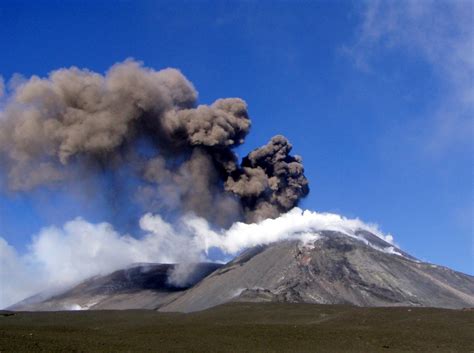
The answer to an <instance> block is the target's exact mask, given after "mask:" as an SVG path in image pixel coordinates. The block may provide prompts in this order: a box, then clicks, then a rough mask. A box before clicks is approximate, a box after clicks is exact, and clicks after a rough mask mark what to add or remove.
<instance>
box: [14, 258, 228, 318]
mask: <svg viewBox="0 0 474 353" xmlns="http://www.w3.org/2000/svg"><path fill="white" fill-rule="evenodd" d="M175 266H176V265H173V264H134V265H132V266H130V267H129V268H127V269H124V270H119V271H115V272H113V273H111V274H109V275H106V276H96V277H93V278H90V279H88V280H86V281H84V282H82V283H80V284H78V285H77V286H75V287H73V288H71V289H69V290H67V291H65V292H63V293H61V294H59V295H55V296H53V297H49V298H46V299H45V297H44V295H36V296H33V297H30V298H27V299H25V300H23V301H21V302H19V303H17V304H15V305H13V306H11V307H10V308H9V309H10V310H18V311H19V310H22V311H30V310H31V311H51V310H85V309H90V310H102V309H156V308H158V307H160V306H161V305H163V304H166V303H168V302H169V301H171V300H173V299H174V298H176V297H177V296H179V295H180V294H181V293H182V292H183V291H184V290H186V289H187V288H189V286H191V285H193V284H195V283H196V282H197V281H199V280H200V279H202V278H203V277H205V276H207V275H208V274H209V273H211V272H213V271H214V270H216V269H218V268H219V267H221V266H222V265H220V264H215V263H199V264H194V265H192V271H190V273H189V274H188V279H189V284H187V285H186V286H176V285H173V284H172V283H170V281H169V279H170V273H171V271H173V270H174V268H175Z"/></svg>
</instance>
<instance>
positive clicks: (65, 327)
mask: <svg viewBox="0 0 474 353" xmlns="http://www.w3.org/2000/svg"><path fill="white" fill-rule="evenodd" d="M0 352H1V353H6V352H15V353H20V352H48V353H50V352H232V353H237V352H474V311H472V310H446V309H432V308H408V307H392V308H361V307H354V306H343V305H316V304H282V303H230V304H225V305H221V306H218V307H215V308H212V309H209V310H205V311H201V312H195V313H190V314H180V313H160V312H156V311H152V310H123V311H68V312H65V311H63V312H5V311H4V312H1V313H0Z"/></svg>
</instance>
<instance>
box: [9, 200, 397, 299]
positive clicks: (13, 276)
mask: <svg viewBox="0 0 474 353" xmlns="http://www.w3.org/2000/svg"><path fill="white" fill-rule="evenodd" d="M140 227H141V228H142V229H143V230H144V231H145V235H143V236H142V237H140V238H138V239H137V238H133V237H131V236H129V235H122V234H119V233H118V232H116V231H115V230H114V229H113V227H112V226H111V225H110V224H108V223H99V224H91V223H89V222H87V221H85V220H83V219H80V218H77V219H75V220H72V221H70V222H67V223H66V224H65V225H64V226H63V227H62V228H57V227H48V228H44V229H42V230H41V231H40V232H39V233H38V234H37V235H35V236H34V237H33V238H32V240H31V243H30V244H29V246H28V251H27V252H26V253H25V254H22V255H20V254H18V253H17V251H16V250H15V249H14V248H13V247H12V246H10V245H9V244H8V243H7V242H6V241H5V240H4V239H3V238H1V237H0V284H1V287H0V307H2V308H3V307H7V306H9V305H12V304H14V303H15V302H18V301H19V300H22V299H24V298H25V297H27V296H30V295H33V294H36V293H37V292H39V291H43V290H46V289H48V290H50V289H51V288H64V287H66V286H71V285H73V284H75V283H78V282H80V281H82V280H84V279H86V278H89V277H91V276H94V275H98V274H107V273H110V272H112V271H114V270H117V269H121V268H124V267H126V266H128V265H130V264H132V263H137V262H157V263H188V264H189V263H195V262H199V261H205V260H209V259H208V250H209V249H211V248H219V249H220V250H221V251H222V252H223V253H224V254H226V255H228V256H229V257H230V256H233V255H235V254H237V253H239V252H240V251H242V250H243V249H246V248H248V247H252V246H255V245H262V244H269V243H272V242H276V241H280V240H286V239H294V240H302V241H308V240H316V239H317V238H318V235H317V233H318V232H319V231H323V230H333V231H338V232H342V233H344V234H347V235H348V236H351V237H355V238H358V236H357V235H356V231H358V230H366V231H369V232H371V233H373V234H375V235H377V236H379V237H380V238H382V239H383V240H385V241H388V242H390V243H391V242H392V241H393V238H392V237H391V236H390V235H384V234H383V233H382V232H381V231H379V230H378V228H377V226H375V225H370V224H365V223H363V222H362V221H360V220H358V219H347V218H344V217H342V216H339V215H336V214H330V213H318V212H313V211H308V210H306V211H303V210H301V209H299V208H294V209H293V210H292V211H290V212H288V213H286V214H283V215H282V216H280V217H279V218H276V219H266V220H264V221H261V222H259V223H252V224H246V223H240V222H237V223H234V224H233V225H232V227H230V228H229V229H228V230H213V229H211V226H210V225H209V223H208V222H207V221H206V220H204V219H203V218H199V217H196V216H192V215H187V216H185V217H183V218H181V219H180V221H179V222H177V223H176V224H175V225H171V224H169V223H167V222H165V221H164V220H163V219H162V218H161V217H160V216H159V215H152V214H146V215H144V216H143V217H142V218H141V219H140ZM179 271H180V272H179V273H176V274H175V276H172V280H174V281H176V280H180V279H182V280H183V281H186V280H187V276H186V273H185V270H183V267H179ZM183 271H184V272H183ZM178 275H179V276H178Z"/></svg>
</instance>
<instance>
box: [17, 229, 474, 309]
mask: <svg viewBox="0 0 474 353" xmlns="http://www.w3.org/2000/svg"><path fill="white" fill-rule="evenodd" d="M309 239H311V240H307V241H304V242H302V241H296V240H292V241H281V242H276V243H271V244H267V245H261V246H257V247H254V248H251V249H248V250H246V251H244V252H243V253H242V254H240V256H238V257H236V258H235V259H234V260H232V261H230V262H229V263H227V264H226V265H224V266H222V265H218V264H209V263H203V264H197V265H194V270H193V271H194V275H193V278H194V280H193V281H191V282H190V283H189V284H188V285H187V286H184V287H177V286H175V285H173V284H171V283H172V282H171V281H170V273H172V271H173V269H174V268H175V265H165V264H137V265H135V266H132V267H130V268H128V269H124V270H120V271H116V272H114V273H112V274H110V275H107V276H103V277H94V278H91V279H89V280H87V281H85V282H83V283H80V284H79V285H77V286H76V287H74V288H72V289H69V290H67V291H65V292H63V293H61V294H59V295H55V296H53V297H50V298H47V299H44V298H43V297H36V298H35V297H32V298H29V299H27V300H25V301H22V302H20V303H18V304H16V305H14V306H12V307H10V308H9V309H11V310H67V309H89V310H94V309H135V308H147V309H157V310H159V311H178V312H192V311H198V310H203V309H207V308H210V307H213V306H216V305H219V304H223V303H227V302H230V301H251V302H291V303H320V304H353V305H357V306H421V307H425V306H426V307H441V308H463V307H473V306H474V277H473V276H470V275H467V274H463V273H460V272H456V271H453V270H450V269H448V268H446V267H442V266H437V265H433V264H429V263H425V262H421V261H419V260H417V259H416V258H414V257H412V256H410V255H409V254H407V253H405V252H403V251H401V250H400V249H398V248H396V247H394V246H393V245H391V244H389V243H387V242H386V241H385V240H383V239H381V238H379V237H377V236H376V235H374V234H372V233H370V232H368V231H365V230H360V231H358V232H356V233H355V236H348V235H346V234H343V233H340V232H336V231H322V232H318V233H317V235H315V236H313V237H311V238H309Z"/></svg>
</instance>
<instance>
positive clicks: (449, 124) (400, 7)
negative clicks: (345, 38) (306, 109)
mask: <svg viewBox="0 0 474 353" xmlns="http://www.w3.org/2000/svg"><path fill="white" fill-rule="evenodd" d="M473 8H474V3H473V2H472V1H464V0H458V1H434V0H425V1H408V0H402V1H388V0H387V1H381V0H372V1H368V2H366V3H365V6H364V7H363V11H362V16H361V22H360V25H359V28H358V30H357V34H356V39H355V41H354V42H353V43H352V44H350V45H348V46H346V47H345V48H344V51H345V52H346V53H348V54H349V55H350V57H351V58H352V59H353V60H354V63H355V65H356V66H357V67H358V68H359V69H361V70H362V71H365V72H368V73H370V72H372V73H377V72H378V71H379V70H381V69H383V68H380V67H377V66H376V65H375V64H374V63H375V62H376V61H377V60H376V59H377V56H379V55H382V54H390V53H397V54H398V55H400V54H401V55H405V56H407V57H413V56H415V57H417V58H420V59H421V60H423V61H424V62H425V63H426V64H427V65H429V67H430V68H431V72H432V73H433V74H434V75H435V77H436V78H437V82H438V83H439V85H440V88H441V92H442V98H441V99H440V100H439V101H438V102H433V104H431V108H430V110H429V111H427V112H426V115H425V116H424V117H422V119H421V121H419V122H418V123H419V124H420V126H419V129H417V130H418V131H423V132H426V135H425V136H418V137H421V141H422V144H423V148H424V149H425V151H428V152H433V153H439V152H442V151H446V150H448V149H449V147H452V146H453V145H456V146H460V145H462V146H465V145H466V143H467V144H470V143H471V141H472V138H473V137H474V135H473V132H474V131H473V129H474V123H473V117H474V108H473V107H474V81H473V80H474V17H473ZM471 147H472V145H471Z"/></svg>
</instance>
